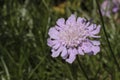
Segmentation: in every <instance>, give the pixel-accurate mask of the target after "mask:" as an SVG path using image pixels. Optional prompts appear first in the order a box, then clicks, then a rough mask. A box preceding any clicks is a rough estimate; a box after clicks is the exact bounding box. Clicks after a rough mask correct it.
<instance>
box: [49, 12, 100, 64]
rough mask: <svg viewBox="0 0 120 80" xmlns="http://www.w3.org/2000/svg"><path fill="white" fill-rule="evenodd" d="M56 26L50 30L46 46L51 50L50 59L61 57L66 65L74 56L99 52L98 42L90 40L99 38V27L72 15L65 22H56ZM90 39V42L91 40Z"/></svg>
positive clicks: (60, 20) (59, 20)
mask: <svg viewBox="0 0 120 80" xmlns="http://www.w3.org/2000/svg"><path fill="white" fill-rule="evenodd" d="M56 23H57V25H55V27H52V28H50V30H49V32H48V34H49V36H50V38H48V41H47V42H48V46H50V47H51V48H52V50H51V52H52V57H58V56H59V55H61V57H62V58H63V59H65V60H66V61H67V62H68V63H72V62H73V61H74V60H75V58H76V55H84V54H85V53H87V54H93V55H96V54H97V53H98V52H99V51H100V47H99V45H100V42H99V41H97V40H93V39H92V38H100V36H97V34H98V33H99V32H100V27H101V26H100V25H98V26H97V25H96V24H91V23H90V22H88V21H87V20H86V19H84V18H81V17H78V18H77V19H76V16H75V15H74V14H72V15H71V16H70V17H69V18H68V19H67V20H66V21H65V20H64V18H60V19H58V20H57V22H56ZM91 39H92V40H91Z"/></svg>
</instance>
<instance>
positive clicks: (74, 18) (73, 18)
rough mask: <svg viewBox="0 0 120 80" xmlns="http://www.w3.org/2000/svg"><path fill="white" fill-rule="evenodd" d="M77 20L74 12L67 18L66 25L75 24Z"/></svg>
mask: <svg viewBox="0 0 120 80" xmlns="http://www.w3.org/2000/svg"><path fill="white" fill-rule="evenodd" d="M75 22H76V16H75V15H74V14H72V15H71V16H70V17H69V18H68V19H67V20H66V25H72V26H73V25H74V24H75Z"/></svg>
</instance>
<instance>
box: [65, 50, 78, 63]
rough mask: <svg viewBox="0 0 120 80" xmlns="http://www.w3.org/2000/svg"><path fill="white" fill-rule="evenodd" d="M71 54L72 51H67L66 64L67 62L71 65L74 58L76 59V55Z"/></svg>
mask: <svg viewBox="0 0 120 80" xmlns="http://www.w3.org/2000/svg"><path fill="white" fill-rule="evenodd" d="M72 52H74V51H73V50H72V49H69V50H68V54H69V58H68V59H66V62H68V63H70V64H71V63H73V61H74V60H75V58H76V54H74V53H72Z"/></svg>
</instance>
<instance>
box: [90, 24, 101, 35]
mask: <svg viewBox="0 0 120 80" xmlns="http://www.w3.org/2000/svg"><path fill="white" fill-rule="evenodd" d="M100 28H101V26H100V25H98V27H97V28H96V29H95V30H93V31H92V32H91V33H92V34H98V33H99V32H100Z"/></svg>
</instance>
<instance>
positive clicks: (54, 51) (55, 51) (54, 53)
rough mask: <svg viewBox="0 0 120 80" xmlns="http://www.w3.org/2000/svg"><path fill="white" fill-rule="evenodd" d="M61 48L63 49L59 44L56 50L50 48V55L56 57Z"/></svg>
mask: <svg viewBox="0 0 120 80" xmlns="http://www.w3.org/2000/svg"><path fill="white" fill-rule="evenodd" d="M62 50H63V46H60V48H59V49H58V50H54V49H52V57H58V56H59V54H60V52H62Z"/></svg>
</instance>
